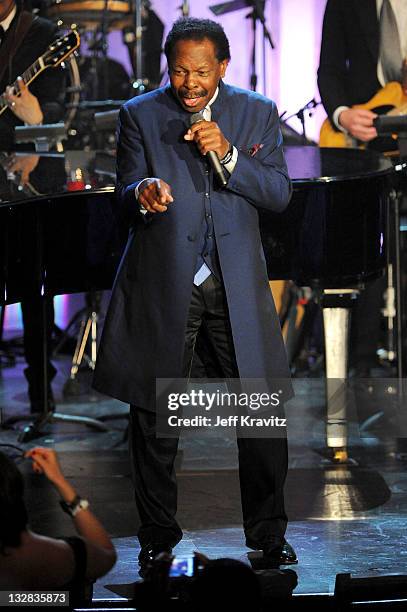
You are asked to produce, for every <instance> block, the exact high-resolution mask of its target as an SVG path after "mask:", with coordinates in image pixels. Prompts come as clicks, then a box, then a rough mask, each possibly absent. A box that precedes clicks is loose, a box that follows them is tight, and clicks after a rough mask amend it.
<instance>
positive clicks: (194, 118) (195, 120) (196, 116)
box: [189, 113, 205, 125]
mask: <svg viewBox="0 0 407 612" xmlns="http://www.w3.org/2000/svg"><path fill="white" fill-rule="evenodd" d="M199 121H205V119H204V118H203V115H202V113H194V114H193V115H191V116H190V118H189V125H194V123H198V122H199Z"/></svg>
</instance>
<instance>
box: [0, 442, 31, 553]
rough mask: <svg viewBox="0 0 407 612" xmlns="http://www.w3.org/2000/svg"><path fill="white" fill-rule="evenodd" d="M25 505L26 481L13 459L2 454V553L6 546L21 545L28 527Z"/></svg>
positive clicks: (0, 497)
mask: <svg viewBox="0 0 407 612" xmlns="http://www.w3.org/2000/svg"><path fill="white" fill-rule="evenodd" d="M27 521H28V517H27V510H26V507H25V503H24V481H23V476H22V474H21V472H20V470H19V469H18V468H17V466H16V464H15V463H14V461H13V460H12V459H10V458H9V457H7V456H6V455H5V454H4V453H1V452H0V553H1V554H4V552H5V551H4V549H5V547H6V546H12V547H16V546H19V545H20V543H21V534H22V532H23V531H24V530H25V529H26V527H27Z"/></svg>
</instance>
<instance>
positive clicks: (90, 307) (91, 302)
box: [63, 291, 102, 395]
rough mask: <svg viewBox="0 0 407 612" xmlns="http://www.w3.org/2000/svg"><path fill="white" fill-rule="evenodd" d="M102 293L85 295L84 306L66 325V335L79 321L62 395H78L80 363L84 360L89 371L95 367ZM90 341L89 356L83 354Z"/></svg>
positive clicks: (94, 292)
mask: <svg viewBox="0 0 407 612" xmlns="http://www.w3.org/2000/svg"><path fill="white" fill-rule="evenodd" d="M101 298H102V292H100V291H92V292H90V293H86V295H85V301H86V306H85V307H84V308H82V309H81V310H79V312H77V313H76V314H75V315H74V317H73V318H72V319H71V321H70V322H69V323H68V327H67V329H66V333H67V332H68V330H69V329H70V328H71V327H72V326H73V325H74V324H75V323H76V322H77V321H78V320H79V319H81V323H80V333H79V335H78V339H77V341H76V347H75V352H74V355H73V358H72V364H71V373H70V377H69V378H68V380H67V381H66V383H65V385H64V388H63V394H64V395H78V394H80V386H79V383H78V380H77V378H76V376H77V374H78V371H79V368H80V366H81V364H82V361H83V360H85V361H86V363H87V365H88V367H89V368H90V369H91V370H94V369H95V366H96V349H97V327H98V323H99V319H100V301H101ZM89 340H90V356H89V355H87V354H86V353H85V349H86V345H87V344H88V341H89Z"/></svg>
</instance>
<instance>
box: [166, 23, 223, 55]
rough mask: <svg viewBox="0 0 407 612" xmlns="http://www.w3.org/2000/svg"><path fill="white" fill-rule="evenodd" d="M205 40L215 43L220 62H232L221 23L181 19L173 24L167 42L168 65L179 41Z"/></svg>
mask: <svg viewBox="0 0 407 612" xmlns="http://www.w3.org/2000/svg"><path fill="white" fill-rule="evenodd" d="M204 38H208V40H210V41H212V42H213V44H214V46H215V49H216V58H217V60H218V61H219V62H223V60H230V48H229V41H228V39H227V36H226V34H225V31H224V29H223V28H222V26H221V25H220V24H219V23H216V21H212V19H197V18H196V17H181V18H180V19H177V21H176V22H175V23H174V24H173V26H172V28H171V30H170V32H169V33H168V36H167V38H166V41H165V45H164V53H165V55H166V57H167V62H168V64H170V61H171V56H172V53H173V51H174V47H175V45H176V44H177V42H178V41H179V40H204Z"/></svg>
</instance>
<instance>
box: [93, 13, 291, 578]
mask: <svg viewBox="0 0 407 612" xmlns="http://www.w3.org/2000/svg"><path fill="white" fill-rule="evenodd" d="M165 53H166V56H167V61H168V66H169V73H170V81H171V85H170V86H168V87H165V88H163V89H158V90H156V91H153V92H150V93H148V94H145V95H142V96H140V97H137V98H134V99H133V100H130V101H129V102H127V103H126V104H125V105H124V106H123V107H122V109H121V112H120V120H119V140H118V156H117V193H118V198H119V201H120V206H121V212H122V213H123V214H125V215H127V216H128V218H129V219H130V220H131V231H130V238H129V242H128V244H127V248H126V251H125V254H124V257H123V260H122V262H121V265H120V268H119V272H118V275H117V279H116V282H115V287H114V290H113V295H112V300H111V304H110V308H109V312H108V316H107V319H106V324H105V328H104V333H103V337H102V341H101V346H100V350H99V357H98V362H97V368H96V374H95V386H96V388H97V389H99V390H100V391H102V392H104V393H107V394H110V395H112V396H113V397H117V398H119V399H121V400H122V401H126V402H129V403H130V405H131V408H130V425H131V427H130V439H131V442H130V446H131V455H132V461H133V467H134V484H135V495H136V502H137V506H138V510H139V513H140V519H141V527H140V530H139V533H138V537H139V541H140V545H141V552H140V556H139V562H140V566H141V568H140V574H141V575H143V574H144V572H145V569H146V566H147V564H148V563H149V561H150V560H151V559H152V558H154V556H155V555H157V554H158V553H159V552H161V551H170V550H171V549H172V547H173V546H175V545H176V544H177V543H178V542H179V541H180V540H181V537H182V531H181V528H180V526H179V525H178V523H177V521H176V519H175V514H176V508H177V485H176V479H175V473H174V460H175V455H176V452H177V444H178V440H177V439H172V438H160V437H156V435H155V434H156V431H155V429H156V415H155V412H154V411H155V403H156V398H155V393H156V389H155V382H156V379H158V378H171V379H177V378H186V377H188V375H189V372H190V368H191V361H192V357H193V353H194V346H195V341H196V337H197V334H198V332H200V333H201V332H202V331H204V332H205V334H207V336H208V338H209V339H210V341H211V343H212V346H213V348H214V351H215V353H216V356H217V359H218V362H219V364H220V366H221V368H222V371H223V375H224V376H225V377H226V378H248V379H253V378H258V379H260V378H261V379H264V380H266V381H270V382H272V381H273V380H276V379H279V380H282V379H287V380H288V379H289V369H288V365H287V360H286V354H285V348H284V343H283V339H282V336H281V332H280V327H279V322H278V318H277V315H276V311H275V308H274V303H273V299H272V295H271V292H270V289H269V283H268V277H267V270H266V264H265V259H264V254H263V249H262V244H261V240H260V233H259V225H258V213H257V209H258V208H266V209H268V210H271V211H274V212H279V211H283V210H284V209H285V207H286V206H287V204H288V201H289V198H290V193H291V186H290V180H289V178H288V175H287V168H286V164H285V161H284V156H283V152H282V139H281V134H280V130H279V117H278V113H277V109H276V106H275V104H274V103H273V102H272V101H270V100H268V99H266V98H264V97H262V96H260V95H258V94H256V93H253V92H249V91H245V90H241V89H237V88H235V87H231V86H229V85H225V84H224V83H223V81H222V79H223V77H224V76H225V73H226V69H227V66H228V63H229V60H230V51H229V42H228V40H227V38H226V35H225V33H224V31H223V29H222V27H221V26H220V25H218V24H217V23H215V22H213V21H210V20H204V19H194V18H184V19H180V20H178V21H177V22H176V23H175V24H174V25H173V27H172V30H171V31H170V33H169V34H168V37H167V40H166V43H165ZM198 112H200V113H201V114H202V120H201V121H197V122H196V123H193V124H192V125H191V121H190V118H191V116H192V115H193V114H195V113H198ZM208 151H213V152H215V153H216V155H217V157H218V159H219V160H220V165H221V167H222V172H223V175H224V177H225V179H226V180H227V185H226V187H221V186H220V183H219V181H218V177H217V176H216V174H215V173H214V172H213V168H212V166H211V165H210V164H209V163H208V159H207V157H208V156H207V155H206V154H207V153H208ZM287 387H288V388H289V391H288V394H287V397H288V396H289V395H290V394H291V387H290V385H289V384H288V385H287ZM238 449H239V474H240V488H241V498H242V510H243V521H244V532H245V536H246V544H247V546H248V547H250V548H253V549H256V550H263V558H264V559H265V560H266V561H270V564H272V563H273V564H284V563H295V562H296V555H295V552H294V550H293V549H292V547H291V546H290V545H289V544H288V543H287V542H286V540H285V537H284V536H285V531H286V526H287V516H286V514H285V510H284V499H283V486H284V481H285V477H286V472H287V441H286V438H285V437H280V438H272V439H270V438H262V439H259V438H239V437H238Z"/></svg>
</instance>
